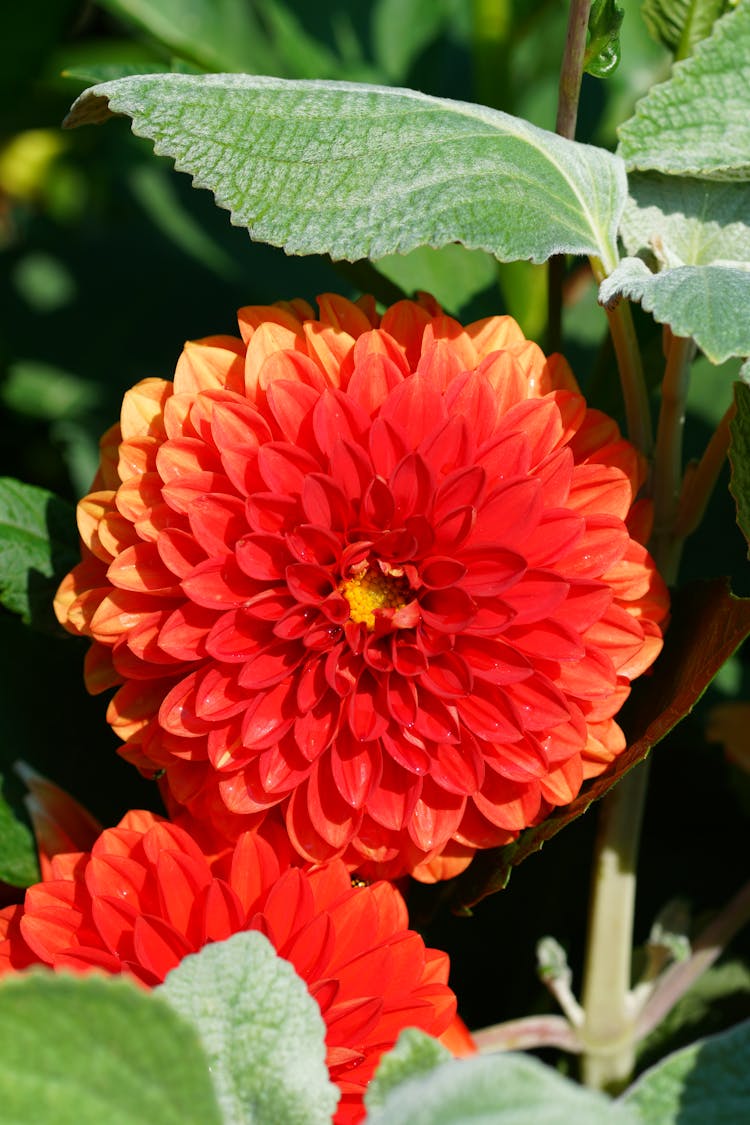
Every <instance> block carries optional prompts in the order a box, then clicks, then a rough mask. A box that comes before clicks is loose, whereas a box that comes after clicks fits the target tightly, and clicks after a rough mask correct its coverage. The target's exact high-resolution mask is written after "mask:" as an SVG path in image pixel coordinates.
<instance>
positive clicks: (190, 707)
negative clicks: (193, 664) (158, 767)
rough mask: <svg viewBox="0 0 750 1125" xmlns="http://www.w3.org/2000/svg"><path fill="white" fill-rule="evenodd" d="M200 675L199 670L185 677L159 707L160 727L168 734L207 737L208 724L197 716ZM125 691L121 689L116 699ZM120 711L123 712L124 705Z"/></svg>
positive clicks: (181, 736) (184, 736)
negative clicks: (197, 691)
mask: <svg viewBox="0 0 750 1125" xmlns="http://www.w3.org/2000/svg"><path fill="white" fill-rule="evenodd" d="M200 675H201V670H200V669H198V670H196V671H195V672H191V673H190V674H189V675H188V676H185V677H184V679H182V680H180V681H179V683H177V684H175V686H174V687H173V688H172V690H171V691H170V692H169V693H168V694H167V695H166V697H165V698H164V701H163V703H162V704H161V706H160V707H159V725H160V726H161V727H162V728H163V729H164V730H165V731H167V732H168V733H170V734H176V735H179V737H180V738H198V737H200V736H201V735H205V733H206V724H205V722H203V721H202V720H201V719H199V718H198V716H197V714H196V686H197V684H198V680H199V677H200ZM128 686H129V685H128ZM124 691H125V689H124V688H121V689H120V691H119V692H118V693H117V695H116V696H115V699H117V698H118V697H119V696H120V695H121V694H122V693H123V692H124ZM113 703H114V700H113ZM120 709H121V710H122V705H121V706H120Z"/></svg>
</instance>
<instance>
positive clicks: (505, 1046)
mask: <svg viewBox="0 0 750 1125" xmlns="http://www.w3.org/2000/svg"><path fill="white" fill-rule="evenodd" d="M471 1034H472V1037H473V1039H474V1042H475V1043H476V1045H477V1047H478V1048H479V1050H480V1052H481V1053H482V1054H485V1053H487V1054H488V1053H490V1052H492V1051H533V1050H537V1049H538V1048H539V1047H557V1048H558V1050H561V1051H568V1052H570V1053H571V1054H578V1052H579V1051H580V1050H581V1045H580V1043H579V1041H578V1037H577V1035H576V1033H575V1031H574V1029H573V1028H572V1027H571V1026H570V1024H569V1023H568V1021H567V1020H566V1019H565V1017H564V1016H553V1015H550V1016H526V1017H524V1018H523V1019H520V1020H508V1021H507V1022H506V1023H496V1024H494V1026H492V1027H483V1028H482V1029H481V1031H472V1033H471Z"/></svg>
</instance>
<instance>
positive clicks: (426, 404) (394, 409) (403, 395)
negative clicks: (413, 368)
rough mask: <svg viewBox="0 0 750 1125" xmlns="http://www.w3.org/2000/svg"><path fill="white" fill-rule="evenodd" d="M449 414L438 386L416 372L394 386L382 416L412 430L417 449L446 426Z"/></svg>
mask: <svg viewBox="0 0 750 1125" xmlns="http://www.w3.org/2000/svg"><path fill="white" fill-rule="evenodd" d="M447 416H448V415H447V412H446V407H445V403H444V402H443V397H442V395H441V394H440V391H439V389H438V388H437V386H436V385H435V384H433V383H432V381H431V380H430V379H429V378H428V377H426V376H425V375H413V376H412V377H411V378H410V379H405V380H404V381H403V383H399V384H398V386H396V387H394V388H393V390H392V391H391V393H390V394H389V395H388V398H387V399H386V400H385V402H384V403H383V405H382V407H381V408H380V415H379V418H380V419H381V420H382V421H384V422H390V423H391V424H392V425H394V426H395V427H397V428H400V429H403V430H404V431H405V432H406V433H408V434H409V440H410V445H411V448H412V449H415V448H416V447H417V446H418V445H419V443H420V442H421V441H422V440H423V439H424V438H426V437H427V436H428V434H430V433H432V431H433V430H436V429H437V428H438V427H439V426H441V425H443V423H444V422H445V420H446V418H447ZM373 460H374V458H373Z"/></svg>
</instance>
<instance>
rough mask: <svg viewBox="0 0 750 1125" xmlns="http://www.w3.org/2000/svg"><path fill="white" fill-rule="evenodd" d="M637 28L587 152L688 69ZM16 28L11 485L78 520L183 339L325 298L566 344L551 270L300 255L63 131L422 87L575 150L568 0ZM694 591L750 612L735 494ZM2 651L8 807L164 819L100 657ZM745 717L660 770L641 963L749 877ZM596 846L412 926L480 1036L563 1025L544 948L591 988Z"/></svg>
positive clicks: (290, 10)
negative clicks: (418, 307) (203, 100)
mask: <svg viewBox="0 0 750 1125" xmlns="http://www.w3.org/2000/svg"><path fill="white" fill-rule="evenodd" d="M623 7H624V8H625V21H624V24H623V29H622V62H621V64H620V66H619V68H618V69H617V71H616V72H615V73H614V74H613V75H612V76H611V77H610V78H608V79H607V80H606V81H599V80H596V79H593V78H589V77H586V78H585V79H584V85H583V90H582V97H581V107H580V115H579V132H578V136H579V139H581V140H585V141H589V142H592V143H595V144H599V145H604V146H606V147H612V148H613V147H614V146H615V144H616V133H615V129H616V126H617V124H618V123H619V122H621V121H623V120H624V119H625V118H626V117H627V116H628V115H629V114H630V112H631V111H632V107H633V105H634V103H635V101H636V99H637V98H638V96H640V95H641V94H642V93H643V92H645V90H646V89H648V87H649V86H650V85H651V84H653V83H654V82H655V81H658V80H659V79H661V78H663V77H665V76H666V74H667V73H668V68H669V57H668V55H667V53H666V52H665V51H664V50H663V48H661V47H660V46H658V45H657V44H656V43H654V42H653V41H652V40H651V39H650V38H649V37H648V35H647V33H646V29H645V26H644V24H643V22H642V20H641V17H640V11H639V4H638V2H637V0H624V2H623ZM3 18H4V23H5V27H6V50H5V52H4V69H3V73H2V75H0V92H1V94H2V96H0V412H1V417H2V442H1V443H0V461H1V462H2V463H1V464H0V475H5V476H13V477H18V478H20V479H22V480H24V481H27V482H29V483H33V484H37V485H40V486H43V487H45V488H48V489H51V490H52V491H54V492H56V493H58V494H59V495H61V496H62V497H64V498H65V499H66V500H68V501H71V502H72V501H74V500H75V499H77V498H78V497H79V496H80V495H81V494H82V493H84V492H85V491H86V490H87V489H88V486H89V483H90V480H91V478H92V476H93V472H94V469H95V465H96V460H97V440H98V436H99V434H100V433H101V432H103V431H104V430H105V429H106V428H107V427H108V426H109V425H110V424H111V423H112V421H114V420H115V419H116V417H117V416H118V413H119V403H120V400H121V397H122V394H123V391H124V390H125V389H126V388H127V387H129V386H130V385H132V384H133V383H135V382H136V381H137V380H139V379H142V378H144V377H146V376H160V377H166V378H169V377H170V376H171V373H172V371H173V369H174V364H175V362H176V359H177V357H178V355H179V352H180V349H181V347H182V344H183V342H184V340H185V339H186V338H196V337H200V336H203V335H207V334H209V333H219V332H229V333H233V332H234V331H235V320H234V313H235V310H236V309H237V308H238V307H239V306H241V305H244V304H249V303H269V302H272V301H274V300H278V299H281V298H290V297H294V296H303V297H306V298H308V299H314V297H315V296H316V294H318V293H320V292H324V291H327V290H336V291H338V292H343V293H345V294H350V295H356V294H358V293H359V292H361V291H363V290H367V291H371V292H374V293H375V295H376V296H377V297H378V299H380V300H382V301H383V302H387V301H390V300H393V299H396V298H397V297H398V296H399V295H400V294H401V293H402V292H405V293H410V292H412V291H413V290H414V289H418V288H421V289H428V290H431V291H432V292H433V293H434V294H435V295H436V296H437V297H438V299H439V300H441V301H442V302H443V304H444V306H445V307H446V309H447V310H448V311H449V312H451V313H453V314H455V315H457V316H460V317H461V318H463V319H467V318H475V317H478V316H483V315H488V314H490V313H494V312H499V311H507V312H510V313H512V314H513V315H514V316H515V317H516V318H517V319H518V320H519V322H520V323H521V325H522V327H523V328H524V330H525V331H526V333H527V335H529V336H530V337H532V338H534V339H537V340H538V341H539V342H540V343H543V342H544V330H545V319H546V272H545V270H544V269H543V268H542V267H534V266H531V265H529V264H528V263H513V264H509V265H499V264H498V263H497V262H495V261H494V259H492V258H490V257H488V256H487V255H485V254H483V253H481V252H476V251H474V252H469V251H466V250H464V249H463V248H462V247H460V246H449V247H446V248H445V249H444V250H442V251H434V250H428V249H425V250H420V251H416V252H415V253H413V254H411V255H408V256H406V257H402V258H398V257H396V258H391V259H384V260H383V261H381V262H379V263H376V264H375V265H371V264H367V263H364V264H363V263H360V264H357V265H355V266H346V265H342V264H332V263H331V262H330V261H328V260H327V259H325V258H292V257H287V256H286V255H284V253H283V252H281V251H279V250H275V249H273V248H270V247H268V246H263V245H259V244H254V243H252V242H251V241H250V239H249V238H248V235H247V233H246V232H245V231H244V230H239V229H236V228H233V227H232V226H231V225H230V224H229V221H228V218H227V215H226V213H224V212H222V211H220V210H218V209H217V208H215V206H214V205H213V201H212V198H211V196H210V195H209V194H208V193H206V192H201V191H194V190H193V189H192V187H191V184H190V181H189V179H188V178H187V177H185V176H182V175H178V174H176V173H174V172H173V170H172V168H171V166H170V163H169V162H168V161H164V160H161V159H159V158H156V157H154V156H153V154H152V152H151V147H150V145H149V144H148V143H147V142H143V141H140V140H138V139H137V138H135V137H133V136H132V134H131V133H130V131H129V129H128V126H127V124H126V122H125V121H116V122H113V123H111V124H108V125H107V126H106V127H105V128H91V129H82V130H75V131H63V130H62V129H61V127H60V126H61V121H62V119H63V117H64V116H65V113H66V111H67V109H68V108H69V106H70V104H71V102H72V101H73V100H74V99H75V97H76V96H77V94H78V93H79V92H80V91H81V90H82V89H84V88H85V86H87V85H89V84H90V83H91V82H92V81H95V80H96V79H97V78H98V77H106V76H115V75H117V74H119V73H122V72H123V71H122V69H121V68H127V69H130V70H134V71H144V72H148V71H154V70H170V69H179V70H196V71H200V70H246V71H249V72H253V73H267V74H275V75H280V76H282V77H289V78H293V77H297V78H316V77H321V78H336V79H338V78H343V79H348V80H354V81H368V82H376V83H381V84H391V85H401V86H409V87H413V88H417V89H419V90H422V91H424V92H426V93H430V94H436V95H440V96H445V97H452V98H460V99H463V100H470V101H480V102H483V103H485V104H489V105H492V106H495V107H497V108H500V109H503V110H505V111H507V112H510V113H513V114H516V115H518V116H521V117H524V118H527V119H528V120H531V121H532V122H534V123H535V124H537V125H540V126H543V127H546V128H553V127H554V121H555V112H556V100H557V83H558V72H559V65H560V58H561V55H562V47H563V43H564V36H565V25H566V18H567V4H566V3H565V2H564V0H515V2H512V0H474V2H473V3H472V2H470V0H356V2H349V3H347V2H344V0H338V2H337V0H318V2H317V3H316V4H311V3H309V0H283V2H282V0H102V2H100V3H82V2H80V0H39V2H37V3H36V4H34V5H31V4H26V5H23V4H13V5H9V6H6V10H5V11H4V13H3ZM8 33H9V38H8ZM8 44H9V46H8ZM63 72H68V73H69V75H72V76H67V77H66V76H63ZM564 296H565V305H564V320H563V330H564V339H565V351H566V354H567V355H568V357H569V359H570V360H571V362H572V364H573V367H574V370H575V371H576V374H577V375H578V377H579V380H580V382H581V383H582V385H583V387H584V389H585V390H586V392H587V394H588V395H589V398H590V401H591V402H592V403H593V404H594V405H598V406H600V407H602V408H604V409H607V410H608V411H609V412H611V413H613V414H615V415H616V416H618V417H619V416H620V400H619V391H618V384H617V378H616V371H615V365H614V359H613V355H612V351H611V347H610V345H609V342H608V339H607V334H606V321H605V317H604V314H603V312H602V310H601V309H600V308H599V307H598V306H597V304H596V298H595V288H594V285H593V282H592V280H591V277H590V274H589V272H588V269H587V267H586V266H585V264H583V263H580V262H578V263H570V264H569V269H568V272H567V275H566V282H565V294H564ZM636 316H637V325H638V330H639V333H640V336H641V339H642V343H643V350H644V356H645V357H646V359H647V363H648V366H649V370H650V371H651V376H652V382H653V384H654V386H656V385H658V379H659V377H660V374H661V333H660V330H658V329H657V328H656V326H655V325H654V324H653V323H652V322H651V321H650V320H649V319H648V318H646V317H643V316H641V315H640V314H639V313H638V310H636ZM736 370H737V364H734V365H732V364H729V365H726V366H725V368H722V369H714V368H711V367H710V366H709V365H708V364H707V363H706V362H705V361H698V363H697V364H696V367H695V376H694V379H693V390H692V392H691V402H690V414H689V418H688V429H687V446H688V454H689V455H691V456H693V455H696V454H697V453H699V452H700V451H701V449H702V448H703V446H704V445H705V442H706V440H707V438H708V435H709V434H710V432H711V429H712V428H713V426H714V425H715V424H716V421H717V420H718V418H719V417H720V416H721V415H722V413H723V412H724V409H725V408H726V405H727V403H728V402H729V401H730V398H731V383H732V379H733V378H734V376H735V374H736ZM684 573H685V576H686V578H692V577H696V576H707V575H716V574H722V573H731V574H732V575H733V582H734V587H735V589H736V590H737V591H738V592H741V593H750V582H749V581H748V568H747V560H746V557H745V545H744V542H743V540H742V537H741V536H740V534H739V532H738V531H737V529H736V527H735V525H734V514H733V507H732V503H731V500H730V498H729V496H728V494H727V491H726V480H725V479H724V480H723V481H722V483H721V486H720V488H719V490H718V492H717V496H716V500H715V503H714V504H713V505H712V508H711V511H710V512H709V515H708V518H707V523H706V525H705V528H704V529H703V530H702V531H701V533H700V534H699V535H697V536H696V537H694V540H693V541H692V542H691V543H690V545H689V549H688V551H687V553H686V558H685V568H684ZM0 628H2V630H3V638H2V642H3V643H2V646H1V647H0V653H1V654H2V655H1V656H0V683H1V684H2V703H3V728H2V730H3V739H2V750H0V773H2V774H3V776H4V778H5V786H4V787H5V793H6V796H7V797H8V799H9V800H10V802H11V804H13V805H14V806H16V807H17V806H18V801H19V795H20V789H19V786H18V784H17V782H15V781H14V779H13V775H12V773H11V769H10V764H11V763H12V762H13V761H14V760H15V759H16V758H19V757H20V758H24V759H26V760H27V761H29V762H31V763H32V764H34V765H35V766H36V767H37V768H39V769H41V770H42V771H43V772H45V773H47V774H48V775H49V776H51V777H52V778H53V779H54V780H56V781H58V782H59V783H61V784H63V785H65V786H67V787H68V788H69V789H70V790H71V791H72V792H73V793H74V794H75V795H76V796H77V797H79V799H81V800H83V801H84V802H85V803H86V804H87V805H89V806H90V807H91V808H92V810H93V811H94V812H95V813H96V814H97V815H98V816H99V817H100V818H101V819H102V820H104V821H105V822H108V823H111V822H114V821H115V820H117V819H118V818H119V816H121V815H122V813H123V812H124V811H125V810H126V809H127V808H128V807H130V806H132V805H148V806H150V807H154V808H158V807H159V805H158V798H157V797H156V794H155V791H154V788H153V786H152V785H150V784H147V783H146V782H145V781H142V780H141V779H140V778H139V777H138V775H137V774H136V773H135V771H134V770H133V769H132V768H131V767H129V766H126V765H125V763H123V762H122V761H121V760H120V759H119V758H118V757H117V756H116V753H115V749H116V745H117V743H116V740H115V739H114V737H113V736H112V735H111V733H110V731H109V729H108V727H107V725H106V723H105V721H104V710H105V706H106V700H103V699H101V698H97V699H89V698H88V697H87V696H86V694H85V692H84V689H83V686H82V682H81V661H82V656H83V651H84V649H85V646H84V645H82V644H79V643H77V642H75V641H74V640H72V639H70V638H67V637H60V638H59V639H58V637H57V636H55V637H54V639H53V638H52V637H51V636H50V635H47V634H45V633H43V632H34V631H32V630H31V629H29V628H28V627H26V626H24V625H22V624H20V622H18V621H17V620H16V619H15V618H13V617H11V615H9V614H3V615H2V616H0ZM49 628H50V632H52V631H53V626H52V624H51V622H50V624H49ZM742 697H744V698H749V697H750V696H749V694H748V682H747V673H746V670H745V665H744V664H743V663H742V662H741V661H740V660H739V659H735V660H734V661H732V662H730V664H729V665H728V666H727V668H726V669H725V670H724V672H723V673H722V675H721V676H720V678H719V680H718V681H717V683H716V685H715V686H714V687H713V688H712V690H711V691H710V692H709V694H708V696H707V698H706V701H705V705H704V706H702V707H701V708H699V709H698V710H696V712H695V713H694V714H693V715H692V716H690V717H689V718H688V719H687V720H686V721H685V722H684V723H683V724H682V725H681V726H680V727H679V728H678V730H677V732H676V733H675V734H674V735H673V736H672V737H671V738H670V739H668V740H667V741H666V742H665V743H664V744H662V746H660V748H659V749H658V750H657V752H656V754H655V755H654V757H655V768H654V779H653V787H652V795H651V800H650V804H649V809H648V811H647V823H646V835H645V839H644V862H643V879H642V888H641V897H640V900H639V920H638V935H637V936H638V940H640V941H643V940H644V939H645V937H646V936H647V934H648V930H649V927H650V924H651V921H652V920H653V917H654V915H655V914H656V912H657V911H658V910H659V909H660V908H661V907H662V906H663V905H664V902H665V900H666V899H667V898H671V897H672V896H674V895H675V894H679V895H684V896H686V897H687V898H688V899H689V900H690V901H691V903H692V904H693V908H694V910H695V911H696V912H697V913H698V914H699V915H700V914H701V913H702V912H704V911H706V910H710V909H712V908H715V907H718V906H720V905H721V903H722V902H723V901H724V900H725V899H726V898H727V897H728V896H729V895H730V894H731V893H732V892H733V890H734V889H735V888H736V887H737V886H738V885H739V883H740V882H741V881H742V880H743V879H744V878H745V877H746V872H745V871H744V870H743V869H744V857H745V856H746V854H747V846H746V832H747V819H746V818H747V814H748V811H749V810H750V785H749V784H748V779H747V778H746V777H745V776H744V775H742V774H740V773H739V771H737V770H736V769H734V768H730V767H729V766H727V764H726V763H725V761H724V758H723V757H722V754H721V750H720V749H719V747H717V746H715V745H710V744H708V743H707V742H706V740H705V737H704V726H705V714H706V711H707V709H708V708H709V707H710V706H712V705H713V704H714V703H715V702H716V701H717V700H725V699H733V698H742ZM594 829H595V816H594V815H591V814H590V815H589V816H587V817H584V818H582V819H581V820H579V821H578V822H576V823H575V824H574V825H573V826H571V827H570V828H569V829H567V830H566V831H565V832H564V833H563V834H562V835H561V836H560V837H558V838H557V839H555V840H554V841H553V842H551V843H548V844H547V845H546V847H545V849H544V851H543V852H542V853H541V854H540V855H538V856H535V857H533V858H531V859H529V860H528V861H527V863H526V864H524V866H523V867H522V868H521V869H519V870H518V871H517V872H515V873H514V875H513V878H512V879H511V883H510V886H509V888H508V889H507V890H506V891H505V892H503V893H502V894H501V895H497V896H495V897H494V898H493V899H491V900H488V901H486V902H485V903H483V904H482V905H480V906H479V907H478V909H477V911H476V913H475V917H474V919H473V920H470V921H467V920H466V919H457V918H452V917H451V916H450V915H448V914H446V913H445V912H444V911H442V910H440V909H439V907H438V905H437V901H438V896H437V895H436V893H435V892H434V891H428V890H424V889H418V890H417V891H416V892H415V895H414V897H413V905H414V909H415V916H416V917H417V918H421V919H427V918H429V917H430V916H433V917H432V920H431V921H430V922H429V923H428V924H426V937H427V938H428V940H429V941H431V942H432V943H433V944H436V945H440V946H442V947H444V948H446V949H448V951H449V952H450V954H451V957H452V960H453V964H454V979H453V983H454V986H455V987H456V989H457V991H458V993H459V997H460V1002H461V1008H462V1011H463V1014H464V1016H465V1018H466V1019H467V1021H468V1022H469V1023H470V1025H471V1026H482V1025H485V1024H488V1023H492V1022H496V1021H498V1020H500V1019H507V1018H511V1017H515V1016H519V1015H522V1014H527V1013H529V1012H531V1011H535V1010H551V1009H552V1005H551V1001H550V1000H549V999H548V998H547V997H546V994H545V993H544V990H543V989H542V987H541V986H540V985H539V984H538V983H537V981H536V978H535V968H534V944H535V942H536V940H537V939H538V938H539V937H541V936H542V935H543V934H545V933H553V934H554V935H555V936H556V937H557V938H558V939H559V940H560V941H562V942H563V944H564V945H565V946H566V947H567V948H568V950H569V953H570V958H571V963H572V964H573V966H574V968H575V969H576V971H578V970H579V968H580V961H581V956H582V949H583V936H584V924H585V911H586V899H587V889H588V865H589V857H590V852H591V846H592V839H593V832H594ZM737 948H738V951H744V952H745V953H747V941H745V943H744V946H743V944H742V943H741V942H740V943H739V945H738V947H737ZM722 972H723V973H724V974H725V978H726V981H725V983H724V984H722V981H721V980H719V979H718V978H712V981H714V980H716V981H717V983H715V985H714V987H715V989H716V991H718V992H719V993H720V994H721V993H722V991H730V992H731V994H732V999H730V1000H726V999H725V1000H724V1001H722V1002H721V1003H717V1002H715V1000H712V1002H711V1003H710V1004H705V1003H703V1002H702V1001H701V1002H698V1001H696V1004H695V1005H694V1007H693V1008H692V1009H691V1010H690V1012H689V1013H688V1014H687V1016H686V1017H685V1018H686V1019H687V1020H688V1022H689V1021H691V1020H693V1021H696V1020H697V1021H698V1023H697V1026H698V1027H699V1028H700V1029H701V1030H706V1029H710V1028H711V1027H712V1026H714V1025H716V1026H722V1025H724V1024H726V1023H729V1022H732V1020H733V1019H736V1018H738V1016H739V1015H741V1014H743V1013H744V1014H745V1015H748V1014H750V973H748V972H747V970H746V969H744V968H743V967H742V966H741V965H740V964H739V963H738V964H737V966H736V967H735V968H731V969H730V970H728V971H727V970H722ZM712 1021H713V1022H712ZM686 1026H687V1025H686ZM693 1030H694V1029H693ZM684 1032H685V1028H684V1027H683V1033H684ZM677 1034H680V1033H679V1032H678V1033H677Z"/></svg>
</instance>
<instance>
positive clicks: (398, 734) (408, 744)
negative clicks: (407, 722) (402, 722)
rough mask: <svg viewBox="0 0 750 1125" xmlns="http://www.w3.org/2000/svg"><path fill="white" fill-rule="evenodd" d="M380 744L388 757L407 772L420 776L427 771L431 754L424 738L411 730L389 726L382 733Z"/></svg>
mask: <svg viewBox="0 0 750 1125" xmlns="http://www.w3.org/2000/svg"><path fill="white" fill-rule="evenodd" d="M380 744H381V746H382V748H383V750H384V751H385V753H386V754H387V755H388V757H389V758H390V759H391V760H392V761H393V762H395V763H396V765H397V766H401V767H402V768H403V769H405V770H407V771H408V772H409V773H412V774H415V775H416V776H418V777H422V776H424V775H425V774H427V772H428V771H429V768H430V761H431V754H430V752H428V750H427V746H426V744H425V742H424V740H423V739H421V738H419V737H418V736H417V735H416V734H414V733H413V732H412V731H411V730H409V729H403V730H399V729H398V727H396V728H394V727H393V726H391V729H390V730H389V731H386V733H385V734H383V735H382V737H381V739H380Z"/></svg>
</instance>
